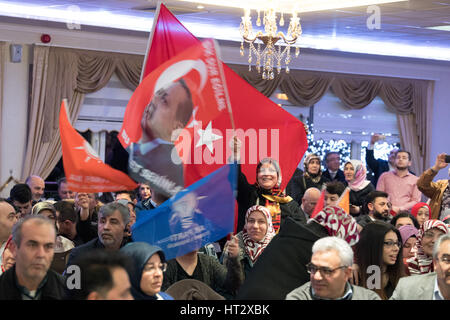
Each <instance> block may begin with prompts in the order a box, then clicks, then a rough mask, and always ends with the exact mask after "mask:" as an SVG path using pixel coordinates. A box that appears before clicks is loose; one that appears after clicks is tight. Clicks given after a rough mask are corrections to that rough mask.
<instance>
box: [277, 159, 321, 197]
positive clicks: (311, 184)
mask: <svg viewBox="0 0 450 320" xmlns="http://www.w3.org/2000/svg"><path fill="white" fill-rule="evenodd" d="M320 161H321V160H320V157H319V156H318V155H317V154H315V153H310V154H308V155H307V156H306V158H305V160H304V161H303V167H304V171H303V174H302V175H300V176H299V177H298V178H296V179H291V181H289V184H288V186H287V188H286V190H288V192H289V191H290V190H291V189H295V190H298V191H297V192H296V194H295V198H294V200H295V201H297V203H298V204H299V205H300V204H301V203H302V198H303V195H304V194H305V192H306V190H308V189H309V188H317V189H319V190H322V187H323V185H324V183H325V182H328V181H329V179H327V178H325V177H324V176H323V175H322V167H321V164H320V163H321V162H320Z"/></svg>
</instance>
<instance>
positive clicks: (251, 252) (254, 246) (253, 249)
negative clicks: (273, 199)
mask: <svg viewBox="0 0 450 320" xmlns="http://www.w3.org/2000/svg"><path fill="white" fill-rule="evenodd" d="M255 211H260V212H262V213H263V214H264V217H265V218H266V221H267V232H266V235H265V236H264V238H263V239H262V240H261V241H254V240H252V239H251V238H250V236H249V235H248V233H247V228H246V225H247V220H248V217H249V216H250V214H251V213H252V212H255ZM274 236H275V229H274V228H273V224H272V216H271V215H270V212H269V210H268V209H267V208H266V207H263V206H259V205H256V206H253V207H251V208H249V209H248V210H247V212H246V213H245V226H244V230H243V231H242V239H243V240H244V249H245V253H247V255H248V256H249V258H250V260H251V261H252V263H255V262H256V260H258V257H259V256H260V255H261V253H263V251H264V249H265V248H266V247H267V245H268V244H269V242H270V240H272V238H273V237H274Z"/></svg>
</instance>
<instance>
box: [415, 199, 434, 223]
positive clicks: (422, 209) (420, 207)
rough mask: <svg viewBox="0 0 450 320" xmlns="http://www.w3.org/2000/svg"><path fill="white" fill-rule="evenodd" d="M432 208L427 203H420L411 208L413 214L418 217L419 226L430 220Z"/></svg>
mask: <svg viewBox="0 0 450 320" xmlns="http://www.w3.org/2000/svg"><path fill="white" fill-rule="evenodd" d="M430 212H431V210H430V206H429V205H428V204H426V203H425V202H418V203H416V204H415V205H414V207H412V208H411V214H412V215H413V216H414V217H416V219H417V222H418V223H419V226H422V225H423V223H424V222H425V221H427V220H428V219H430Z"/></svg>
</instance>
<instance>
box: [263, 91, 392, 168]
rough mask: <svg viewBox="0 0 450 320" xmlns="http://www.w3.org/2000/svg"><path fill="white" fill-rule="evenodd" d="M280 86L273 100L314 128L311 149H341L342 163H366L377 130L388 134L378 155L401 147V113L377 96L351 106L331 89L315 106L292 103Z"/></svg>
mask: <svg viewBox="0 0 450 320" xmlns="http://www.w3.org/2000/svg"><path fill="white" fill-rule="evenodd" d="M280 93H281V92H280V91H279V90H277V91H276V92H275V93H274V94H273V96H272V97H271V99H272V101H274V102H275V103H277V104H278V105H280V106H281V107H282V108H283V109H285V110H286V111H288V112H289V113H291V114H292V115H293V116H295V117H296V118H298V119H300V121H302V122H304V123H307V124H308V127H309V128H310V134H309V135H308V143H309V148H308V151H307V153H310V152H315V153H318V154H319V155H320V156H321V157H322V158H323V156H324V155H325V152H326V151H327V150H330V151H338V152H340V153H341V164H342V166H341V167H343V164H344V162H345V161H346V160H349V159H360V160H362V161H363V163H364V164H365V151H366V149H365V147H367V145H368V143H369V141H370V137H371V135H372V134H373V133H382V134H384V135H385V136H386V139H385V140H384V142H383V143H381V142H378V143H377V144H376V145H375V157H376V158H382V159H387V155H388V153H389V151H390V150H391V149H392V148H394V147H398V144H399V140H400V138H399V130H398V126H397V116H396V115H395V113H393V112H391V111H390V110H389V109H388V108H387V106H386V105H385V104H384V102H383V100H382V99H381V98H379V97H376V98H375V99H374V100H373V101H372V102H371V103H370V104H369V105H368V106H366V107H365V108H362V109H349V108H347V107H345V105H344V104H343V103H342V102H341V100H340V99H339V98H338V97H337V96H335V95H334V94H333V93H332V92H331V91H328V92H327V93H326V94H325V95H324V96H323V97H322V99H321V100H320V101H319V102H317V103H316V104H315V105H314V106H312V107H299V106H294V105H292V104H291V103H290V102H289V101H288V100H286V97H283V96H282V95H280Z"/></svg>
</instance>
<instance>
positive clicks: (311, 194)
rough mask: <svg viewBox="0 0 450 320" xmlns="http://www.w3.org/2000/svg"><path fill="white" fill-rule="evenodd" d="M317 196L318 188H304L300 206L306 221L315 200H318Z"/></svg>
mask: <svg viewBox="0 0 450 320" xmlns="http://www.w3.org/2000/svg"><path fill="white" fill-rule="evenodd" d="M319 198H320V190H319V189H317V188H309V189H306V191H305V194H304V195H303V198H302V205H301V206H300V208H301V209H302V211H303V213H304V214H305V217H306V221H308V219H309V218H310V216H311V214H312V213H313V211H314V208H315V207H316V204H317V201H319Z"/></svg>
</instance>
